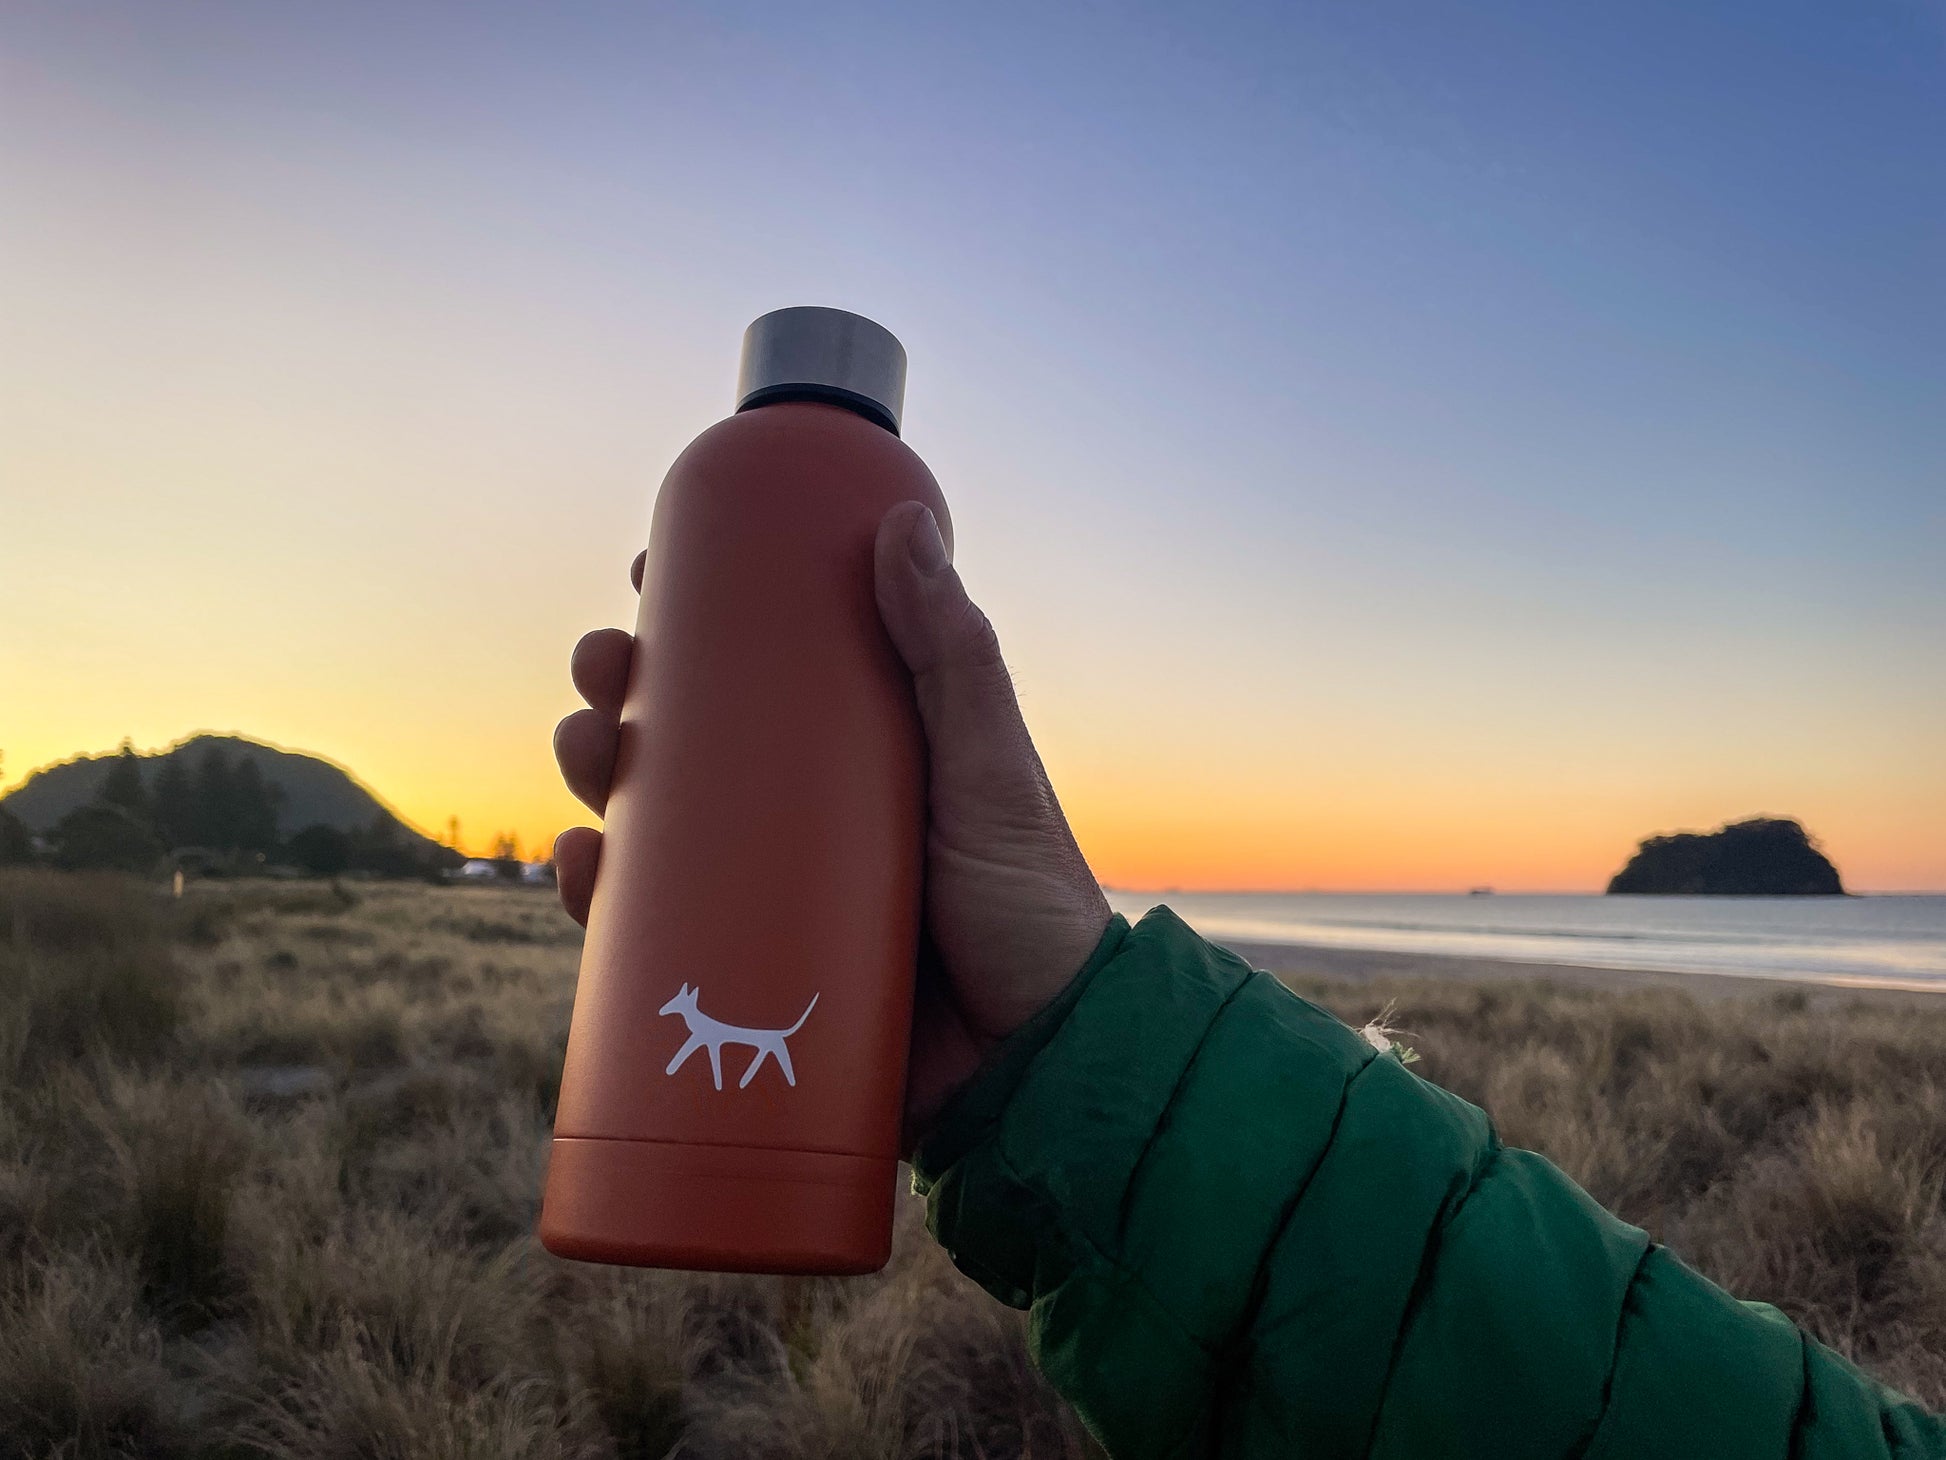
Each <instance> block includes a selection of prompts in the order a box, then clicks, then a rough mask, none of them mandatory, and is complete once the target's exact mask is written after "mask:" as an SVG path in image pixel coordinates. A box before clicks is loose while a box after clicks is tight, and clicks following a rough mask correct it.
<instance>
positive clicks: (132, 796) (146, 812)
mask: <svg viewBox="0 0 1946 1460" xmlns="http://www.w3.org/2000/svg"><path fill="white" fill-rule="evenodd" d="M96 795H97V796H98V797H99V799H100V800H101V801H102V803H103V804H104V805H108V806H119V807H121V808H122V809H123V810H124V811H128V812H131V813H133V814H134V815H136V816H139V817H141V818H142V819H143V820H147V819H148V818H149V816H150V814H151V812H150V806H149V791H148V787H146V786H144V785H143V784H142V762H141V760H140V759H139V758H138V757H137V756H136V754H135V745H134V742H132V741H130V740H128V739H126V738H124V739H123V741H122V748H121V752H120V753H119V754H118V755H116V757H115V763H114V764H113V765H112V766H110V767H109V768H108V778H107V779H106V780H104V781H103V782H102V783H101V790H100V791H99V792H97V793H96Z"/></svg>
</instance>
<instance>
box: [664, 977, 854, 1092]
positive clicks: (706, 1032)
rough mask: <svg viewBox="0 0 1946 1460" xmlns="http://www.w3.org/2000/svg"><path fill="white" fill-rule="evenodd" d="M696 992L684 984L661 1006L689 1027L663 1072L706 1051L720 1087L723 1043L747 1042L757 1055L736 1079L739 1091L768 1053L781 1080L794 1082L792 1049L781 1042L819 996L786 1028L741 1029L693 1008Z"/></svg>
mask: <svg viewBox="0 0 1946 1460" xmlns="http://www.w3.org/2000/svg"><path fill="white" fill-rule="evenodd" d="M696 993H697V991H696V990H695V989H693V988H691V987H690V986H689V985H688V984H684V985H683V986H682V989H681V991H680V992H679V993H677V995H676V996H675V997H674V998H673V999H671V1000H669V1002H668V1003H666V1004H664V1005H663V1006H662V1008H661V1011H660V1012H662V1013H664V1014H679V1015H681V1016H682V1021H683V1023H685V1024H687V1025H688V1026H689V1038H688V1039H687V1040H685V1041H684V1042H683V1046H682V1048H681V1049H679V1050H677V1051H676V1057H675V1058H674V1059H672V1060H670V1061H669V1068H668V1069H666V1070H664V1071H663V1073H664V1074H666V1075H673V1074H675V1072H676V1071H677V1070H679V1069H681V1068H682V1065H683V1061H684V1060H686V1059H688V1058H689V1057H690V1056H691V1055H692V1054H694V1053H696V1051H697V1050H699V1049H707V1050H708V1051H709V1072H710V1075H711V1077H712V1078H713V1079H714V1080H715V1081H716V1088H717V1089H719V1090H721V1089H722V1088H723V1046H724V1045H726V1044H747V1045H749V1046H750V1047H751V1048H752V1049H754V1050H756V1051H757V1057H756V1058H755V1059H753V1060H752V1061H750V1068H749V1069H747V1070H745V1071H744V1072H743V1078H742V1079H741V1080H738V1081H737V1089H739V1090H741V1089H743V1087H744V1086H746V1085H748V1084H749V1083H750V1082H751V1081H752V1080H754V1079H755V1078H756V1077H757V1067H758V1066H759V1065H761V1064H762V1063H763V1062H764V1056H765V1055H769V1056H770V1057H771V1058H772V1059H774V1060H776V1061H777V1068H778V1069H780V1070H782V1071H783V1072H784V1083H785V1084H787V1085H790V1086H793V1087H794V1086H796V1084H797V1071H795V1070H793V1069H792V1068H791V1052H790V1050H789V1049H788V1048H787V1047H786V1046H785V1044H784V1041H785V1040H787V1039H789V1038H790V1037H791V1036H792V1035H793V1034H795V1033H797V1031H798V1030H800V1029H802V1028H803V1027H804V1021H805V1020H806V1019H808V1018H810V1017H811V1011H812V1010H813V1009H815V1008H816V1007H817V1006H818V996H817V995H816V994H812V995H811V1002H810V1003H808V1004H806V1005H805V1006H804V1012H803V1013H802V1014H799V1015H798V1016H797V1022H796V1023H795V1024H793V1025H791V1027H790V1028H788V1029H744V1028H741V1027H740V1026H738V1025H735V1024H723V1023H719V1022H718V1021H717V1020H715V1019H712V1018H710V1016H709V1015H707V1014H705V1013H704V1012H703V1011H702V1010H701V1009H699V1008H697V1007H696Z"/></svg>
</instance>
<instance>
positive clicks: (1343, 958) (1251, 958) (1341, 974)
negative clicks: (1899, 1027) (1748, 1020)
mask: <svg viewBox="0 0 1946 1460" xmlns="http://www.w3.org/2000/svg"><path fill="white" fill-rule="evenodd" d="M1224 946H1225V947H1227V948H1229V949H1231V950H1232V951H1233V952H1235V953H1236V954H1237V955H1238V956H1239V957H1241V958H1244V959H1246V960H1247V961H1248V962H1249V963H1250V964H1251V966H1252V967H1255V968H1262V969H1267V970H1268V971H1270V972H1271V973H1274V974H1276V975H1278V976H1279V977H1280V978H1285V979H1294V980H1302V979H1309V978H1316V979H1327V980H1332V981H1335V982H1340V983H1372V982H1377V981H1379V980H1391V979H1399V980H1439V981H1453V982H1459V983H1477V982H1480V981H1482V980H1493V979H1505V980H1517V981H1533V980H1539V981H1542V982H1545V983H1553V984H1565V985H1570V986H1578V987H1581V988H1594V989H1605V990H1611V991H1612V990H1621V989H1633V988H1663V989H1681V990H1684V991H1686V992H1687V993H1689V994H1690V995H1692V996H1693V997H1695V998H1699V999H1729V998H1761V997H1764V996H1766V995H1769V994H1781V993H1784V992H1786V991H1788V990H1792V989H1797V990H1801V991H1802V992H1803V993H1805V994H1806V995H1808V996H1809V997H1811V998H1813V999H1818V1000H1825V999H1838V998H1844V999H1855V998H1869V999H1874V1000H1878V999H1897V1000H1913V999H1918V1000H1924V1001H1927V1002H1931V1003H1934V1004H1935V1005H1937V1004H1938V1003H1939V999H1940V994H1941V993H1942V992H1946V990H1939V989H1933V988H1928V987H1922V986H1917V985H1915V986H1912V987H1907V988H1895V987H1883V986H1876V985H1866V986H1860V985H1857V984H1852V983H1846V982H1842V981H1837V980H1833V981H1829V982H1825V983H1806V982H1801V981H1798V980H1795V979H1781V978H1765V977H1761V976H1754V975H1753V976H1739V975H1736V974H1721V973H1668V972H1662V971H1659V970H1654V969H1642V968H1587V967H1583V966H1581V965H1578V964H1568V963H1525V962H1516V961H1514V960H1512V959H1502V958H1465V957H1458V956H1451V955H1444V954H1435V953H1393V952H1387V951H1384V950H1381V949H1371V948H1338V947H1324V946H1320V945H1312V944H1293V943H1253V942H1243V941H1236V940H1225V941H1224Z"/></svg>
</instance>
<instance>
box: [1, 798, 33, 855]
mask: <svg viewBox="0 0 1946 1460" xmlns="http://www.w3.org/2000/svg"><path fill="white" fill-rule="evenodd" d="M33 860H34V837H33V833H32V832H30V831H28V830H27V824H26V823H25V822H24V821H22V820H21V819H20V818H19V817H18V816H15V815H14V814H13V812H11V811H9V810H8V809H7V808H6V807H4V806H0V867H18V866H21V865H23V864H24V863H27V862H31V861H33Z"/></svg>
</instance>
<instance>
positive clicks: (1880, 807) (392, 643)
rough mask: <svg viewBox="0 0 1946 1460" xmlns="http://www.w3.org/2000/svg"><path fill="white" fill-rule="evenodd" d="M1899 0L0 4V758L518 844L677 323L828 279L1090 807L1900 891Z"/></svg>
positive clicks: (1914, 503) (667, 394) (1933, 337)
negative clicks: (341, 778)
mask: <svg viewBox="0 0 1946 1460" xmlns="http://www.w3.org/2000/svg"><path fill="white" fill-rule="evenodd" d="M1943 141H1946V10H1942V8H1941V7H1940V6H1939V5H1938V4H1936V3H1934V0H1863V3H1856V4H1844V5H1821V4H1812V3H1808V0H1807V3H1792V0H1752V3H1749V4H1744V5H1726V4H1710V3H1667V4H1655V3H1643V4H1629V5H1611V6H1588V5H1562V4H1559V3H1556V0H1537V3H1532V4H1509V3H1487V4H1478V5H1447V4H1434V3H1425V4H1419V5H1397V4H1386V3H1375V4H1367V3H1351V0H1343V3H1319V4H1296V5H1291V4H1266V5H1248V6H1222V7H1211V6H1196V7H1182V6H1173V7H1153V8H1151V7H1112V8H1111V7H1106V6H1087V7H1067V6H1047V5H1035V6H1019V7H1013V6H1005V5H979V6H950V7H949V6H931V5H911V4H886V5H883V6H850V5H842V4H821V5H809V6H807V5H774V6H745V5H735V4H712V5H707V6H704V5H696V6H662V5H635V4H621V3H616V4H585V3H567V4H562V5H553V6H544V7H543V6H506V7H499V6H492V5H466V6H461V5H457V4H455V5H443V6H435V5H423V4H412V3H397V0H391V3H385V4H377V3H373V4H353V3H336V4H331V5H321V6H286V5H275V6H273V5H262V4H257V3H231V4H203V3H170V4H163V5H158V4H155V3H153V0H130V3H124V4H111V3H91V0H60V3H55V0H46V3H42V0H15V3H9V4H8V5H6V6H5V8H4V10H3V11H0V750H4V752H5V762H4V769H3V770H0V785H4V786H11V785H13V784H16V783H18V782H19V781H20V780H21V779H22V778H23V777H24V776H25V775H26V774H27V773H29V772H30V771H32V770H33V769H35V768H36V767H38V766H40V765H43V764H46V763H48V762H51V761H56V760H61V759H65V758H67V757H68V756H70V755H73V754H75V753H76V752H81V751H103V750H108V749H111V748H112V747H113V746H114V745H115V744H116V743H117V742H118V741H120V740H121V738H122V737H123V736H125V735H126V736H131V737H133V739H134V741H135V743H136V744H137V745H138V746H139V747H142V748H154V747H160V746H163V745H166V744H168V743H170V742H172V741H174V740H177V739H179V738H181V737H183V736H185V735H187V734H190V733H191V732H194V731H197V730H204V729H208V730H220V731H236V732H241V733H245V734H249V735H252V736H255V737H257V738H260V739H266V740H269V741H272V742H275V743H277V744H281V745H284V746H288V747H291V748H296V749H304V750H312V751H317V752H320V753H323V754H325V755H328V756H330V757H331V758H333V759H335V760H337V761H339V762H341V763H342V764H344V765H346V766H348V767H350V768H351V769H353V770H354V771H355V772H356V773H357V774H358V775H359V776H360V777H361V778H363V779H364V780H365V781H366V782H367V783H368V784H370V785H371V786H372V787H373V788H374V789H375V790H376V791H378V792H379V794H381V795H382V796H384V797H385V798H386V799H387V800H389V801H390V802H391V803H392V804H394V805H395V806H396V807H398V808H399V809H400V810H401V811H402V812H403V813H404V814H405V815H406V816H408V817H409V818H410V819H412V820H413V821H414V822H416V823H417V824H418V825H420V826H421V827H423V828H426V829H428V830H431V831H434V832H442V833H443V830H444V827H445V825H446V822H447V818H448V817H449V816H453V815H456V816H458V817H459V819H460V822H461V826H462V833H463V839H464V841H465V842H467V843H468V844H469V845H470V846H472V847H475V848H479V847H483V846H484V845H485V844H486V843H487V842H488V841H489V840H490V839H491V837H492V835H493V834H494V833H495V832H496V831H501V830H514V831H516V832H518V834H519V836H520V838H521V842H522V845H523V847H534V846H537V845H542V844H544V843H545V841H546V840H547V839H548V838H551V836H552V834H553V833H554V832H556V831H558V830H559V829H560V828H561V827H563V826H565V825H568V824H570V823H572V822H574V821H576V820H585V819H587V818H586V817H585V816H582V815H579V814H578V811H577V807H576V806H575V803H573V802H572V801H571V800H570V799H569V797H568V796H567V795H566V793H565V792H563V791H562V790H561V789H560V787H559V784H558V782H557V780H556V777H555V774H554V770H553V763H552V757H551V754H550V751H549V735H550V732H551V730H552V727H553V724H554V722H555V720H556V719H557V718H558V717H559V716H561V715H562V714H563V713H565V712H566V711H567V710H569V709H570V708H572V707H573V706H574V704H575V703H576V701H575V699H574V696H573V692H572V690H571V688H570V686H569V683H568V678H567V653H568V650H569V648H570V646H571V645H572V643H573V641H574V639H575V638H576V637H577V635H579V634H580V632H581V631H582V630H583V629H585V628H590V627H594V626H596V625H600V624H609V623H622V624H626V623H629V622H631V621H632V618H633V612H632V598H631V594H630V592H629V589H628V583H627V577H626V569H627V565H628V562H629V559H630V558H631V557H632V556H633V554H634V553H635V551H636V549H637V548H638V547H639V546H640V545H641V542H642V540H643V538H644V535H645V532H646V527H647V523H648V518H649V511H650V507H651V503H652V500H653V497H654V492H655V488H656V484H657V482H658V481H659V480H660V478H661V475H662V473H663V471H664V470H665V468H666V467H667V465H668V463H669V462H670V461H671V460H672V459H673V458H674V456H675V455H676V453H677V452H678V451H679V450H680V449H681V447H682V446H683V445H684V443H686V442H687V441H688V440H689V439H690V438H691V437H692V436H694V435H695V434H696V433H697V432H698V431H699V430H701V429H702V428H703V427H705V426H706V425H708V424H709V423H710V422H711V421H713V420H715V419H717V418H718V417H720V416H721V415H723V414H725V413H726V412H727V410H728V409H729V407H730V406H731V404H733V402H732V399H731V392H732V387H733V384H734V376H735V366H736V351H737V345H738V340H739V337H740V335H741V332H742V330H743V327H744V325H745V324H746V323H747V322H748V321H749V320H750V319H751V318H753V317H754V316H756V315H757V314H760V313H762V312H764V311H765V310H768V309H771V308H774V307H777V306H779V305H783V304H792V303H822V304H832V305H837V306H840V307H843V308H847V309H852V310H856V311H858V312H860V313H863V314H867V315H870V316H871V317H873V318H874V319H877V320H879V321H880V322H882V323H883V324H885V325H886V326H887V327H889V328H890V329H892V330H893V331H894V332H895V333H897V334H898V335H899V336H900V337H901V339H903V340H904V342H905V344H906V347H907V349H908V351H909V354H910V358H911V380H910V390H909V395H908V403H907V404H908V409H907V431H906V436H907V439H908V440H909V441H910V442H911V444H912V445H913V446H914V447H915V448H916V449H917V450H918V451H919V453H920V454H921V455H922V456H924V457H925V458H926V459H927V460H928V462H929V463H930V464H931V465H932V467H933V469H934V471H935V473H936V474H937V475H938V477H939V479H940V481H941V483H942V485H943V486H944V488H945V491H946V493H947V496H948V498H949V500H950V501H951V502H952V504H953V510H954V515H955V519H956V522H957V524H958V535H959V561H960V564H961V567H962V570H963V572H964V574H965V576H966V579H967V581H968V584H969V586H970V587H971V588H972V590H973V592H974V593H975V595H976V597H977V598H979V600H980V601H981V602H982V604H983V605H984V606H985V607H986V609H987V610H988V612H989V613H990V614H991V615H992V617H993V619H994V620H995V622H996V624H997V625H998V627H999V629H1000V632H1001V636H1002V640H1003V642H1004V643H1005V645H1006V646H1007V649H1008V653H1009V658H1010V661H1011V663H1012V665H1013V667H1014V669H1015V672H1016V675H1017V678H1018V682H1019V686H1020V692H1021V697H1022V700H1023V703H1024V705H1025V708H1026V712H1027V715H1028V719H1029V723H1030V724H1031V726H1032V727H1033V729H1034V732H1035V734H1036V737H1037V739H1038V741H1039V743H1040V745H1041V748H1042V751H1043V754H1044V756H1045V758H1046V760H1047V762H1048V765H1049V768H1050V770H1051V772H1052V774H1053V776H1054V779H1055V783H1056V786H1057V787H1058V789H1059V790H1060V792H1061V794H1062V797H1063V800H1064V802H1065V803H1066V805H1067V806H1068V809H1069V812H1070V814H1071V816H1072V818H1073V820H1074V822H1075V824H1076V827H1077V830H1078V832H1079V834H1080V836H1081V840H1082V844H1083V846H1084V848H1085V849H1086V851H1087V852H1088V853H1089V855H1090V858H1091V860H1092V861H1093V863H1094V865H1095V869H1096V871H1097V873H1098V874H1099V875H1100V876H1101V877H1102V878H1103V879H1104V880H1106V881H1109V882H1111V883H1114V884H1117V885H1121V886H1129V887H1148V888H1160V887H1169V886H1180V887H1202V888H1214V887H1233V888H1245V887H1259V888H1346V889H1356V888H1374V889H1376V888H1395V889H1444V888H1462V887H1466V886H1470V885H1474V884H1491V885H1494V886H1497V887H1501V888H1505V889H1514V888H1532V889H1589V888H1596V887H1599V886H1600V885H1601V883H1602V882H1603V881H1604V880H1605V879H1606V877H1607V876H1608V875H1609V874H1610V873H1611V872H1613V871H1614V870H1615V869H1616V868H1617V867H1618V866H1619V865H1620V863H1621V862H1622V861H1623V860H1624V858H1625V857H1626V855H1627V853H1628V851H1629V849H1630V848H1631V846H1632V845H1633V843H1634V842H1635V840H1636V839H1637V838H1638V837H1640V836H1642V835H1644V834H1647V833H1649V832H1653V831H1657V830H1667V829H1674V828H1679V827H1693V828H1701V827H1707V826H1713V825H1715V824H1717V823H1719V822H1721V821H1724V820H1726V819H1729V818H1733V817H1737V816H1743V815H1750V814H1755V813H1774V814H1784V815H1792V816H1796V817H1799V818H1800V819H1802V820H1803V821H1804V822H1805V823H1806V824H1807V825H1808V826H1809V827H1810V829H1811V830H1812V831H1813V832H1814V833H1815V834H1816V835H1818V836H1819V837H1820V838H1821V839H1822V841H1823V843H1824V845H1825V846H1826V848H1827V850H1828V851H1830V852H1831V854H1832V856H1833V858H1834V859H1835V860H1836V862H1837V863H1838V865H1839V867H1840V868H1841V869H1842V870H1843V872H1844V873H1845V875H1846V878H1847V880H1848V882H1850V883H1851V884H1853V885H1854V886H1857V887H1859V888H1865V889H1880V890H1898V889H1921V888H1926V889H1941V888H1946V505H1942V504H1943V503H1946V146H1942V142H1943Z"/></svg>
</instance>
